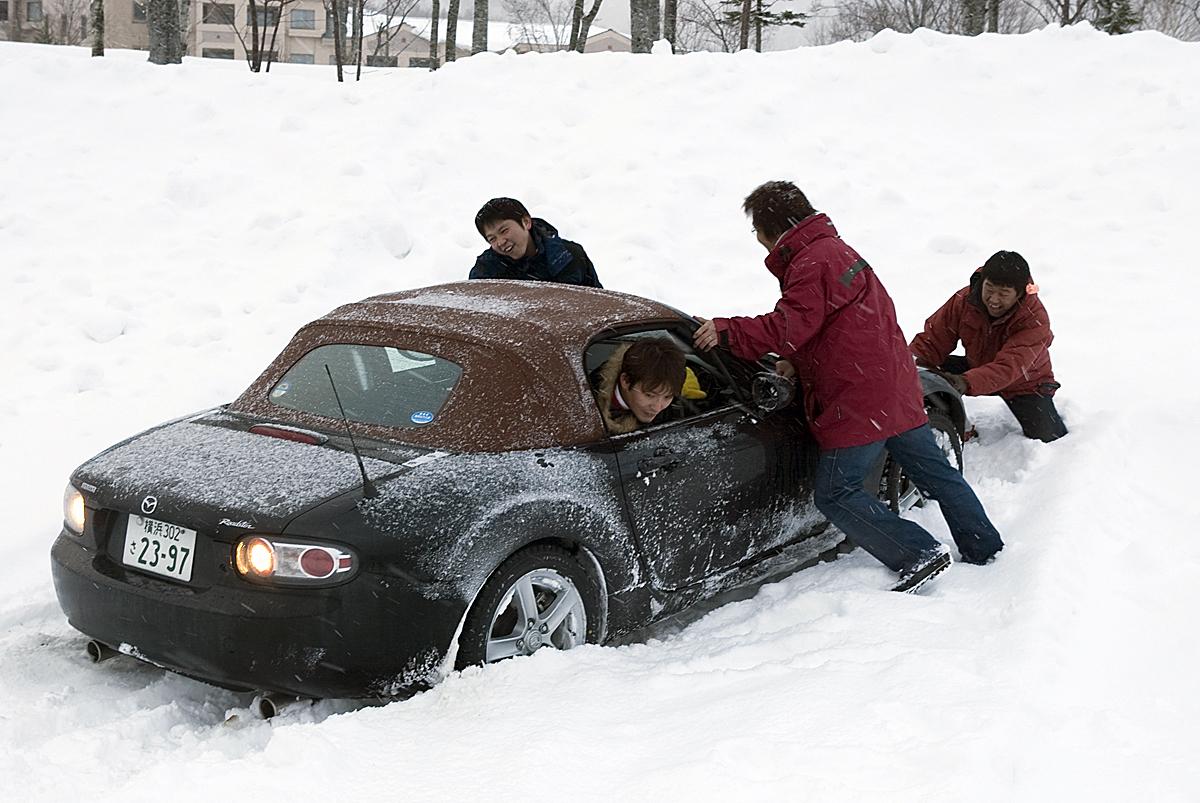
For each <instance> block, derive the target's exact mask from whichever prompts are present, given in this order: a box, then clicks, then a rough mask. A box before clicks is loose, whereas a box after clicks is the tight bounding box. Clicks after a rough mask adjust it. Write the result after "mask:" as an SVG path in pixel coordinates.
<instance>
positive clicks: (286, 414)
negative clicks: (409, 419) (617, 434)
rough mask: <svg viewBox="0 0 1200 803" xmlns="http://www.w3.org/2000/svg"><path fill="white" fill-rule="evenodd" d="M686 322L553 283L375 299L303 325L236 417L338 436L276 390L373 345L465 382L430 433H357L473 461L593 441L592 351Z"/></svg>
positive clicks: (472, 284)
mask: <svg viewBox="0 0 1200 803" xmlns="http://www.w3.org/2000/svg"><path fill="white" fill-rule="evenodd" d="M678 320H679V313H677V312H676V311H675V310H673V309H671V308H670V307H667V306H665V305H663V304H660V303H658V302H655V301H650V300H648V299H644V298H639V297H637V296H631V295H625V294H623V293H615V292H612V291H609V290H597V289H594V288H587V287H576V286H574V285H562V284H552V283H548V282H516V281H469V282H456V283H453V284H443V285H437V286H434V287H424V288H420V289H417V290H407V291H404V292H399V293H389V294H386V295H380V296H373V297H371V298H367V299H364V300H362V301H358V302H355V303H353V304H346V305H344V306H341V307H338V308H337V309H335V310H333V311H332V312H330V313H329V314H328V315H326V316H324V317H322V318H319V319H317V320H316V321H313V322H312V323H310V324H307V325H306V326H304V327H302V328H301V329H300V331H299V332H297V333H296V336H295V337H293V338H292V341H291V342H290V343H289V344H288V345H287V347H286V348H285V349H284V350H283V352H282V353H281V354H280V355H279V356H278V357H276V358H275V360H274V361H273V362H272V363H271V365H270V366H268V367H267V369H266V370H265V371H264V372H263V373H262V375H261V376H259V378H258V379H256V380H255V381H254V384H252V385H251V386H250V387H249V388H248V389H247V390H246V392H245V393H243V394H242V395H241V396H240V397H238V399H237V400H236V401H234V402H233V404H232V405H230V407H231V409H233V410H236V411H239V412H243V413H249V414H251V415H258V416H262V417H264V418H267V419H272V420H282V421H288V422H291V423H294V424H298V425H300V426H306V427H313V428H318V429H324V430H331V431H333V432H340V431H341V428H342V424H341V422H340V421H336V420H331V419H329V418H326V417H324V416H319V415H314V414H310V413H302V412H299V411H296V410H290V409H287V408H284V407H280V406H278V405H275V404H272V403H271V401H270V399H269V392H270V390H271V388H272V387H274V386H275V384H276V383H277V382H278V381H279V379H280V378H281V377H282V376H283V375H284V373H286V372H287V370H288V369H289V368H291V367H292V365H294V364H295V363H296V361H297V360H299V359H300V358H301V357H302V356H304V355H305V354H307V353H308V352H309V351H311V350H312V349H314V348H316V347H318V346H323V345H327V344H330V343H367V344H375V345H383V346H395V347H397V348H402V349H409V350H413V351H421V352H425V353H427V354H433V355H436V356H438V357H441V358H443V359H446V360H450V361H451V362H454V363H457V364H458V365H460V366H461V367H462V369H463V374H462V379H461V380H460V381H459V383H458V386H457V387H456V388H455V389H454V391H453V392H452V393H451V394H450V397H449V399H448V400H447V402H446V405H445V407H444V408H443V409H442V411H441V412H440V414H439V415H438V418H437V419H436V420H435V421H433V422H432V423H430V424H428V425H427V426H424V427H422V428H420V429H394V428H390V427H382V426H371V425H366V424H357V423H356V424H354V425H353V426H354V431H355V433H356V434H362V435H366V436H369V437H376V438H384V439H388V440H398V441H401V442H404V443H409V444H413V445H418V446H426V447H429V448H433V449H445V450H449V451H468V452H494V451H507V450H512V449H534V448H548V447H552V446H576V445H581V444H585V443H593V442H596V441H600V440H602V439H603V438H604V436H605V433H604V425H603V423H602V422H601V420H600V415H599V413H598V412H597V410H596V405H595V403H594V401H593V400H592V398H591V393H590V389H589V387H588V384H587V380H586V378H585V377H584V371H583V353H584V350H585V348H586V346H587V344H588V342H589V341H590V340H593V339H594V338H596V337H598V336H601V335H603V334H604V333H605V332H606V331H608V330H612V329H617V328H623V327H626V326H629V325H637V324H650V323H656V322H677V321H678Z"/></svg>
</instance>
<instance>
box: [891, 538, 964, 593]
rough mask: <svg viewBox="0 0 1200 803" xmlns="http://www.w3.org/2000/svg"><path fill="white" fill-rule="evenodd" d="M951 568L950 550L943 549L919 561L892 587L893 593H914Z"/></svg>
mask: <svg viewBox="0 0 1200 803" xmlns="http://www.w3.org/2000/svg"><path fill="white" fill-rule="evenodd" d="M949 568H950V550H948V549H946V548H945V547H942V550H941V551H940V552H932V553H930V554H929V555H927V556H926V557H924V558H921V559H920V560H919V561H917V562H916V563H915V564H914V565H913V567H912V568H911V569H908V570H906V571H904V572H902V573H901V574H900V582H898V583H896V585H894V586H892V590H893V591H904V592H907V593H910V594H911V593H912V592H914V591H916V590H917V589H918V588H920V587H921V586H923V585H925V584H926V583H928V582H929V581H930V580H932V579H933V578H934V577H937V576H938V575H939V574H941V573H942V572H944V571H946V569H949Z"/></svg>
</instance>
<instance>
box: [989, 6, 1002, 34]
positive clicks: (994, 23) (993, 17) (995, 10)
mask: <svg viewBox="0 0 1200 803" xmlns="http://www.w3.org/2000/svg"><path fill="white" fill-rule="evenodd" d="M988 30H989V31H991V32H992V33H999V32H1000V0H988Z"/></svg>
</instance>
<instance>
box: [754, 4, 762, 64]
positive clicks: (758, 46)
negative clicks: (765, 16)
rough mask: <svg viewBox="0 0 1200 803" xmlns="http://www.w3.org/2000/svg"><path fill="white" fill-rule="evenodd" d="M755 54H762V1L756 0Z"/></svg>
mask: <svg viewBox="0 0 1200 803" xmlns="http://www.w3.org/2000/svg"><path fill="white" fill-rule="evenodd" d="M754 52H756V53H761V52H762V0H754Z"/></svg>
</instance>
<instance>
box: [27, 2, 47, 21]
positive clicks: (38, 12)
mask: <svg viewBox="0 0 1200 803" xmlns="http://www.w3.org/2000/svg"><path fill="white" fill-rule="evenodd" d="M42 19H43V17H42V0H28V1H27V2H26V3H25V21H26V22H41V21H42Z"/></svg>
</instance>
